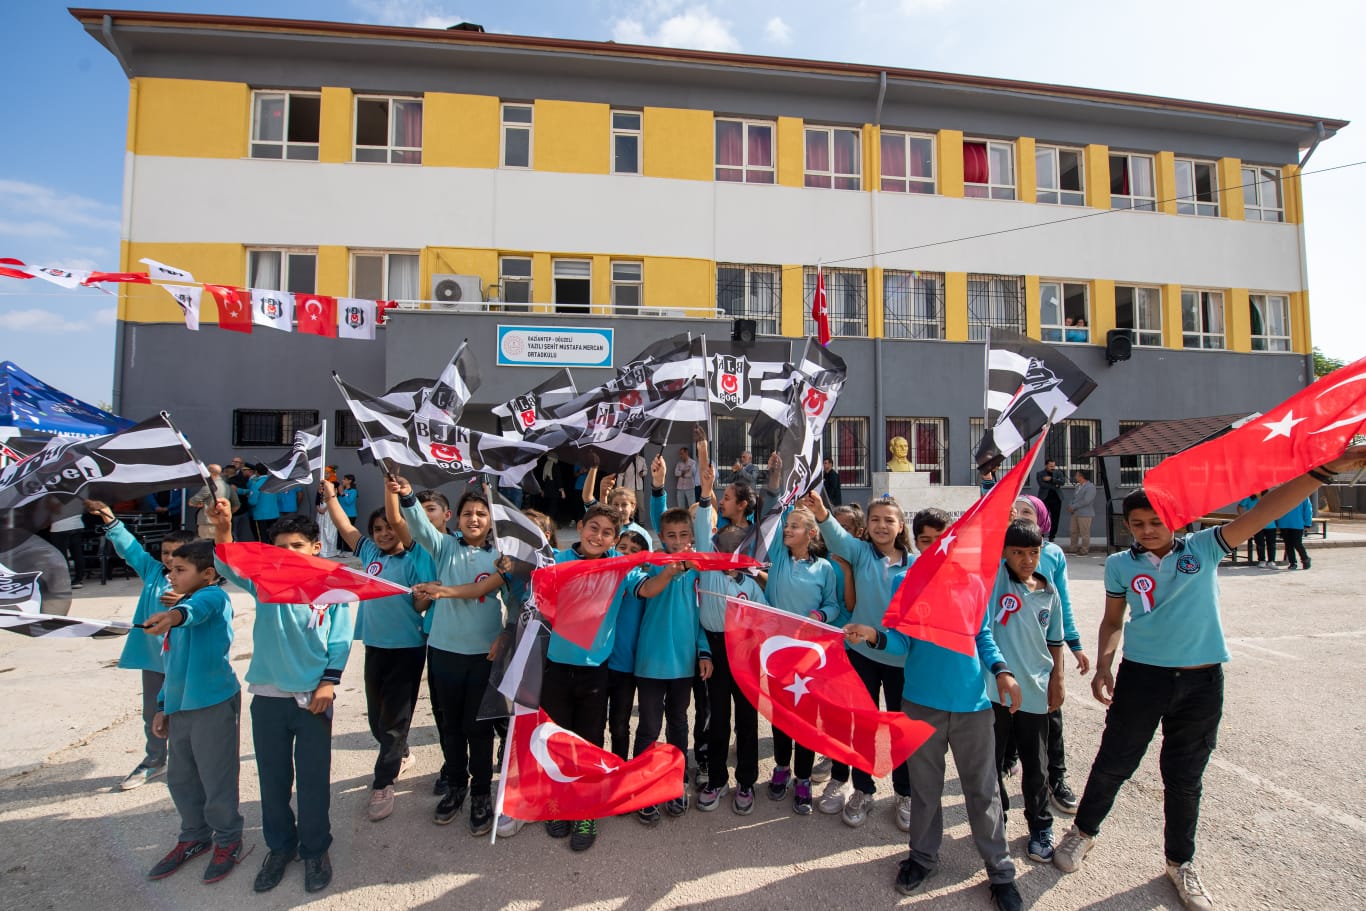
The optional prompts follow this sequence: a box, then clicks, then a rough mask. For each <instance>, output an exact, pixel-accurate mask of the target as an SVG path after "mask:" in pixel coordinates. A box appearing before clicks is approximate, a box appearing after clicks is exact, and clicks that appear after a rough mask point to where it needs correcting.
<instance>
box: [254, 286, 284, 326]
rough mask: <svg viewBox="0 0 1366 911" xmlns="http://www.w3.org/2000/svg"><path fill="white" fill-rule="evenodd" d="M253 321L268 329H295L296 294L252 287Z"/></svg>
mask: <svg viewBox="0 0 1366 911" xmlns="http://www.w3.org/2000/svg"><path fill="white" fill-rule="evenodd" d="M251 321H252V323H254V324H255V325H257V326H265V327H266V328H267V329H279V330H280V331H281V332H293V331H294V295H293V294H290V293H289V292H288V291H270V290H266V289H262V288H252V289H251Z"/></svg>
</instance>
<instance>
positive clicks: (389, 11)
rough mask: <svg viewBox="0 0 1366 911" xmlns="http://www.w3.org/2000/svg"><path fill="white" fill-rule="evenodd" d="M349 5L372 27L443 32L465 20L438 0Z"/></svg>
mask: <svg viewBox="0 0 1366 911" xmlns="http://www.w3.org/2000/svg"><path fill="white" fill-rule="evenodd" d="M351 6H353V7H354V8H355V9H356V10H357V11H358V12H359V13H360V14H361V15H362V16H364V17H365V21H366V22H369V23H371V24H374V25H399V26H405V27H407V28H435V29H445V28H450V27H451V26H452V25H457V24H459V23H461V22H466V21H468V20H467V19H466V18H465V17H464V16H462V15H460V14H459V13H457V12H452V11H451V7H450V5H448V4H446V3H443V2H441V0H351Z"/></svg>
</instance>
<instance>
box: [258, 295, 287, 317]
mask: <svg viewBox="0 0 1366 911" xmlns="http://www.w3.org/2000/svg"><path fill="white" fill-rule="evenodd" d="M261 315H262V316H264V317H265V318H266V319H271V320H277V319H279V318H280V317H282V316H284V315H285V303H284V301H282V300H280V299H279V298H278V297H263V298H261Z"/></svg>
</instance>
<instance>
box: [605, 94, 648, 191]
mask: <svg viewBox="0 0 1366 911" xmlns="http://www.w3.org/2000/svg"><path fill="white" fill-rule="evenodd" d="M608 117H609V120H608V124H609V126H610V128H611V129H610V135H611V142H612V150H611V151H612V173H613V174H631V175H635V176H639V175H640V173H641V171H642V170H643V168H644V164H645V154H644V152H645V140H644V126H645V115H644V113H643V112H641V111H629V110H618V109H616V108H613V109H612V110H611V112H610V113H609V114H608ZM617 117H634V118H636V126H635V129H629V128H627V127H619V126H617ZM632 137H633V138H634V139H635V141H636V166H635V169H634V170H630V171H623V170H621V169H620V168H618V167H617V157H618V155H617V140H618V139H619V138H632Z"/></svg>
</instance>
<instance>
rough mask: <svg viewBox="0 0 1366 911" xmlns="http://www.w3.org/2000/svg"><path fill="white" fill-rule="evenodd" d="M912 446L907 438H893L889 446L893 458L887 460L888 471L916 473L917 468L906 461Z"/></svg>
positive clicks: (888, 449) (889, 452)
mask: <svg viewBox="0 0 1366 911" xmlns="http://www.w3.org/2000/svg"><path fill="white" fill-rule="evenodd" d="M910 448H911V447H910V445H909V444H908V443H907V442H906V438H905V437H892V439H891V442H890V443H889V444H888V446H887V452H888V454H889V455H891V458H890V459H888V460H887V470H888V471H915V466H914V465H912V464H911V463H910V462H909V461H907V459H906V453H908V452H910Z"/></svg>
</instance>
